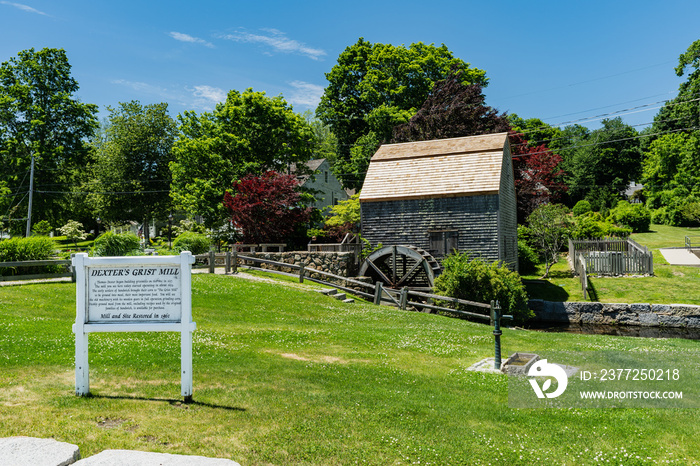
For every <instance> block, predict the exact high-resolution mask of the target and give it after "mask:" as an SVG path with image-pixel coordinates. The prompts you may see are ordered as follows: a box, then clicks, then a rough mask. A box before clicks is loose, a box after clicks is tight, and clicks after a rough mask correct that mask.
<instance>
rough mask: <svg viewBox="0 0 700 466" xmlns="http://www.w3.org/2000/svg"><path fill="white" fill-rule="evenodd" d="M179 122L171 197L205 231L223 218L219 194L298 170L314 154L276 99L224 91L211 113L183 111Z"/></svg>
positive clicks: (302, 127) (306, 130)
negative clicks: (257, 177)
mask: <svg viewBox="0 0 700 466" xmlns="http://www.w3.org/2000/svg"><path fill="white" fill-rule="evenodd" d="M179 120H180V137H179V138H178V140H177V141H176V142H175V145H174V147H173V153H174V160H173V162H172V163H171V164H170V168H171V170H172V176H173V181H172V197H173V200H174V201H175V203H176V204H177V205H178V206H180V207H181V208H182V209H183V210H185V211H186V212H191V213H192V214H193V215H195V214H196V215H201V216H202V217H203V219H204V221H205V224H206V225H207V226H209V227H213V226H214V225H217V224H218V223H220V222H222V221H223V219H224V218H225V217H226V216H227V215H226V212H225V209H224V205H223V199H224V193H225V192H226V189H228V188H230V187H231V186H232V185H233V184H234V183H236V182H237V181H239V180H240V179H241V178H242V177H243V176H245V175H246V174H249V173H252V174H260V173H264V172H266V171H268V170H276V171H280V172H287V171H288V170H289V166H290V164H292V163H294V164H296V166H297V167H304V166H305V162H306V161H308V160H309V159H310V158H311V157H312V155H313V153H314V133H313V130H312V128H311V127H310V126H309V124H308V123H307V122H306V121H305V120H304V118H303V117H302V116H300V115H298V114H296V113H294V111H293V110H292V108H291V107H290V106H289V105H288V104H287V102H286V101H285V100H284V99H283V98H282V97H281V96H278V97H271V98H270V97H267V96H266V95H265V93H264V92H254V91H253V90H252V89H248V90H246V91H245V92H243V93H240V92H237V91H230V92H229V93H228V96H227V98H226V102H224V103H220V104H218V105H217V106H216V109H215V110H214V111H213V112H211V113H209V112H205V113H203V114H201V115H197V114H196V113H194V112H185V113H184V114H182V115H180V116H179Z"/></svg>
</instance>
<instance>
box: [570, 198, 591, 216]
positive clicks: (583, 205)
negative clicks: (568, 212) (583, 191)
mask: <svg viewBox="0 0 700 466" xmlns="http://www.w3.org/2000/svg"><path fill="white" fill-rule="evenodd" d="M591 210H592V209H591V203H590V202H588V201H587V200H585V199H584V200H582V201H578V202H577V203H576V205H575V206H574V208H573V209H572V212H573V213H574V217H578V216H579V215H583V214H585V213H588V212H590V211H591Z"/></svg>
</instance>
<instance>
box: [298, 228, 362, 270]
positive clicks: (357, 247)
mask: <svg viewBox="0 0 700 466" xmlns="http://www.w3.org/2000/svg"><path fill="white" fill-rule="evenodd" d="M307 249H308V252H352V253H354V254H355V265H358V264H359V263H360V258H361V256H362V243H361V242H360V238H359V236H357V235H353V234H350V233H348V234H346V235H345V238H343V241H341V242H340V243H320V244H319V243H309V245H308V247H307Z"/></svg>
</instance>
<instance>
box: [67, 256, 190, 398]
mask: <svg viewBox="0 0 700 466" xmlns="http://www.w3.org/2000/svg"><path fill="white" fill-rule="evenodd" d="M193 263H194V256H192V254H190V252H189V251H184V252H182V253H181V254H180V255H179V256H134V257H88V255H87V254H85V253H81V254H76V255H75V257H74V258H73V267H74V270H75V273H76V292H75V294H76V316H75V324H74V325H73V333H75V394H76V395H78V396H85V395H88V394H89V393H90V373H89V363H88V335H89V334H90V333H92V332H180V341H181V343H180V364H181V374H180V376H181V389H182V390H181V392H182V396H183V397H184V399H185V401H186V402H188V401H191V400H192V332H193V331H194V330H195V328H196V327H197V324H195V323H194V322H192V275H191V273H192V272H191V268H192V264H193Z"/></svg>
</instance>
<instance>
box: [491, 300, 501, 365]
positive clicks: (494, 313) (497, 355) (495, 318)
mask: <svg viewBox="0 0 700 466" xmlns="http://www.w3.org/2000/svg"><path fill="white" fill-rule="evenodd" d="M491 321H492V322H493V338H494V346H495V347H494V361H493V368H494V369H496V370H501V335H502V334H503V332H501V307H500V306H499V305H498V302H497V301H496V303H495V304H494V302H493V301H491Z"/></svg>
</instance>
